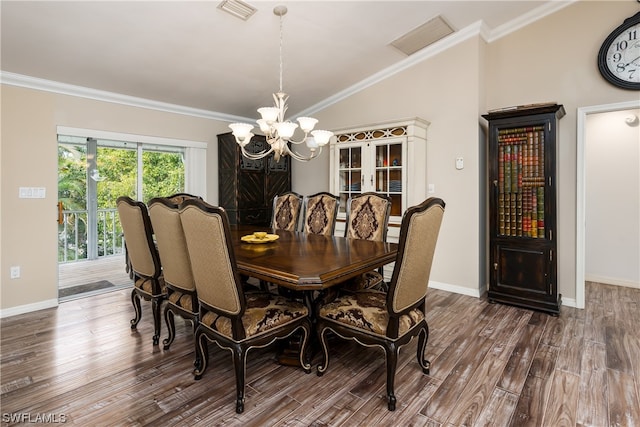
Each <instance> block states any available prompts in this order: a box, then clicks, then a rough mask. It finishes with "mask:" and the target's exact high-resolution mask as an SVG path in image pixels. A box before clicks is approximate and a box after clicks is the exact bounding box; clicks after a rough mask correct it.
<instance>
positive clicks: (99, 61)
mask: <svg viewBox="0 0 640 427" xmlns="http://www.w3.org/2000/svg"><path fill="white" fill-rule="evenodd" d="M220 2H221V0H206V1H66V2H62V1H40V2H35V1H6V0H2V3H1V6H0V7H1V9H0V14H1V20H2V21H1V24H2V26H1V31H2V32H1V35H2V45H1V49H2V50H1V55H2V57H1V59H2V62H1V69H2V72H3V73H4V74H5V75H7V74H8V73H15V74H18V75H22V76H30V77H35V78H39V79H45V80H50V81H54V82H59V83H64V84H70V85H76V86H81V87H86V88H92V89H97V90H102V91H108V92H113V93H117V94H123V95H129V96H133V97H139V98H144V99H148V100H154V101H160V102H164V103H170V104H175V105H179V106H184V107H190V108H195V109H201V110H206V111H212V112H220V113H224V114H228V115H233V116H241V117H249V118H255V117H256V116H257V115H258V114H257V113H256V111H255V109H256V108H257V107H258V106H268V105H271V104H272V96H271V94H272V93H273V92H276V91H277V90H278V85H279V77H278V74H279V59H278V52H279V18H278V17H277V16H275V15H274V14H273V8H274V7H275V6H276V5H278V4H284V5H286V6H287V8H288V13H287V14H286V15H285V17H284V22H283V31H284V36H283V37H284V45H283V51H284V88H283V89H284V91H285V92H287V93H289V94H290V96H291V98H290V99H289V113H290V114H289V115H292V114H293V113H298V112H301V111H304V110H313V109H314V106H317V105H318V104H321V103H323V102H325V101H326V100H327V99H328V98H329V97H331V96H334V95H335V94H337V93H341V92H343V91H348V90H349V88H352V87H353V86H354V85H357V84H358V83H359V82H362V81H366V80H367V79H370V78H371V76H374V75H376V74H380V73H384V72H385V70H389V69H390V67H394V66H395V67H397V66H398V65H399V64H402V62H403V61H408V60H411V57H407V56H406V55H405V54H403V53H401V52H400V51H398V50H397V49H395V48H394V47H392V46H390V45H389V43H391V42H392V41H393V40H395V39H396V38H398V37H400V36H402V35H404V34H405V33H407V32H409V31H410V30H412V29H414V28H415V27H417V26H419V25H421V24H423V23H424V22H426V21H428V20H430V19H431V18H433V17H435V16H437V15H441V16H442V17H444V19H445V20H446V21H447V22H448V23H449V24H450V25H451V26H452V27H453V28H454V30H456V33H454V35H452V36H449V37H450V38H451V37H453V36H455V35H456V34H458V35H459V34H460V33H462V32H463V30H465V29H468V28H470V27H472V26H475V27H474V28H482V29H483V31H485V32H486V34H496V33H499V32H500V31H505V29H506V28H512V27H514V26H517V25H523V23H526V22H529V21H531V20H533V19H536V18H537V17H540V16H543V15H544V14H546V13H549V12H548V10H549V9H550V8H552V7H554V8H558V6H557V5H558V3H559V2H557V1H504V0H503V1H481V0H476V1H286V2H272V1H259V0H247V2H248V3H249V4H251V5H252V6H254V7H255V8H257V9H258V11H257V12H256V13H255V14H254V15H253V16H252V17H250V18H249V19H248V20H247V21H243V20H241V19H239V18H237V17H234V16H232V15H230V14H228V13H226V12H224V11H222V10H220V9H218V7H217V6H218V4H219V3H220ZM564 3H565V5H566V2H564ZM479 22H481V23H483V25H480V24H479ZM438 43H440V45H442V44H446V43H447V41H446V40H441V41H440V42H438ZM434 46H435V45H432V47H431V48H433V47H434ZM427 49H429V48H427ZM425 50H426V49H425ZM419 53H421V52H418V54H419ZM413 56H414V57H415V56H416V54H414V55H413ZM425 78H437V76H425Z"/></svg>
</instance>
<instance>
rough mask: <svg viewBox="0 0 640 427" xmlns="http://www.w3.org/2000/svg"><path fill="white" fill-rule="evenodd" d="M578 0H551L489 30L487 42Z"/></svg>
mask: <svg viewBox="0 0 640 427" xmlns="http://www.w3.org/2000/svg"><path fill="white" fill-rule="evenodd" d="M578 1H580V0H553V1H551V2H549V3H545V4H543V5H542V6H539V7H537V8H535V9H533V10H531V11H529V12H527V13H525V14H523V15H520V16H518V17H517V18H515V19H512V20H511V21H509V22H506V23H504V24H502V25H500V26H499V27H496V28H494V29H493V30H491V33H490V34H489V37H488V38H487V39H486V40H487V42H488V43H491V42H494V41H496V40H498V39H500V38H502V37H504V36H506V35H508V34H511V33H513V32H515V31H518V30H519V29H521V28H524V27H526V26H527V25H529V24H532V23H534V22H536V21H538V20H540V19H542V18H544V17H546V16H549V15H551V14H553V13H556V12H557V11H559V10H561V9H564V8H565V7H567V6H569V5H571V4H573V3H576V2H578Z"/></svg>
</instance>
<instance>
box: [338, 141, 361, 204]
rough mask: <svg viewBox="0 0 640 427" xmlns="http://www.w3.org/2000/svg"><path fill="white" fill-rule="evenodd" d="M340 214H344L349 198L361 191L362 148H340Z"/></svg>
mask: <svg viewBox="0 0 640 427" xmlns="http://www.w3.org/2000/svg"><path fill="white" fill-rule="evenodd" d="M339 153H340V154H339V156H340V167H339V170H338V174H339V177H340V184H339V186H340V213H345V207H346V206H347V200H348V199H349V197H351V196H353V195H356V194H360V192H361V191H362V148H361V147H344V148H340V151H339Z"/></svg>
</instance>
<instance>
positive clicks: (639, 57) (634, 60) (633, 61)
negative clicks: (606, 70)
mask: <svg viewBox="0 0 640 427" xmlns="http://www.w3.org/2000/svg"><path fill="white" fill-rule="evenodd" d="M638 59H640V56H638V57H637V58H635V59H632V60H631V61H629V62H627V63H626V64H624V66H625V68H626V67H627V65H630V64H635V62H636V61H637V60H638Z"/></svg>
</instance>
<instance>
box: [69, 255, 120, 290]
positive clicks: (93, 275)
mask: <svg viewBox="0 0 640 427" xmlns="http://www.w3.org/2000/svg"><path fill="white" fill-rule="evenodd" d="M99 280H108V281H110V282H111V283H113V284H114V285H115V286H122V285H130V284H131V279H130V278H129V275H128V274H127V272H126V270H125V262H124V255H114V256H109V257H104V258H99V259H96V260H90V261H77V262H67V263H61V264H58V287H59V288H68V287H71V286H78V285H84V284H86V283H91V282H97V281H99Z"/></svg>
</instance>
